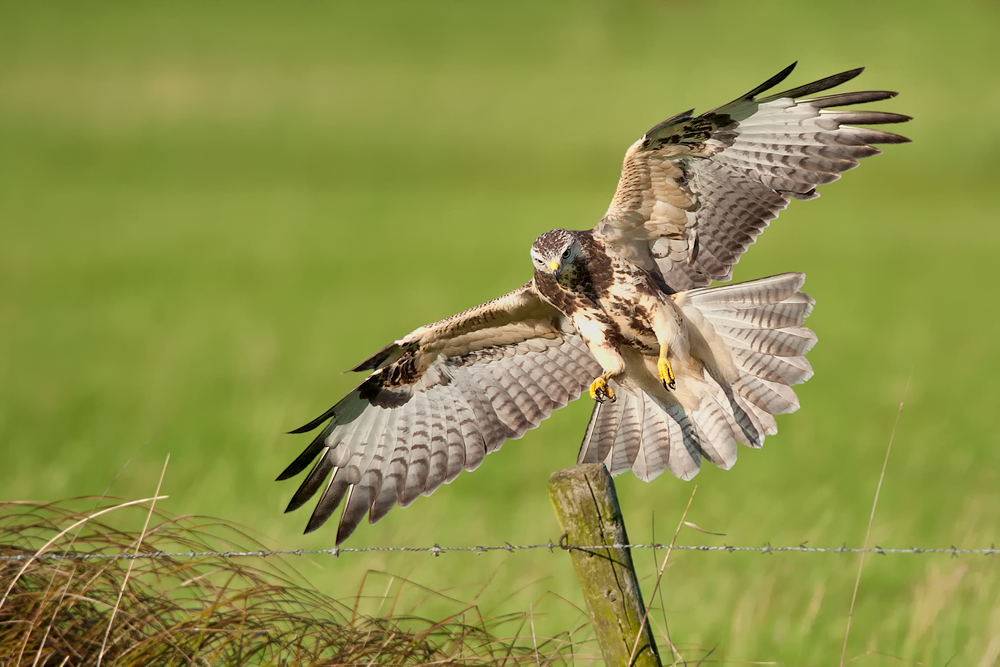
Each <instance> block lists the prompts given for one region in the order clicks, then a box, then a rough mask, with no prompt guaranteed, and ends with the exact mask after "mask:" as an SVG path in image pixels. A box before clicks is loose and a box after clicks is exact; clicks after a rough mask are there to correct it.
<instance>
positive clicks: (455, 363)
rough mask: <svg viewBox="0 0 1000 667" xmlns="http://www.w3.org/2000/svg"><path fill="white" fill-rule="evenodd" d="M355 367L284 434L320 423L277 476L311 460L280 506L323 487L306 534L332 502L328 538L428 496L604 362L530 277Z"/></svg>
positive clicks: (574, 390)
mask: <svg viewBox="0 0 1000 667" xmlns="http://www.w3.org/2000/svg"><path fill="white" fill-rule="evenodd" d="M354 370H356V371H364V370H371V371H373V373H372V374H371V375H370V376H369V377H368V379H367V380H365V381H364V382H362V383H361V384H360V385H359V386H358V387H357V388H356V389H355V390H354V391H352V392H351V393H350V394H348V395H347V396H346V397H345V398H344V399H342V400H341V401H340V402H339V403H337V404H336V405H335V406H333V407H332V408H330V410H328V411H327V412H325V413H324V414H322V415H320V416H319V417H318V418H316V419H314V420H313V421H311V422H309V423H308V424H306V425H305V426H303V427H301V428H299V429H296V430H295V431H293V433H302V432H305V431H311V430H313V429H315V428H316V427H318V426H319V425H320V424H322V423H323V422H325V421H326V422H327V423H326V425H325V426H324V427H323V430H322V431H320V433H319V435H318V436H317V437H316V438H315V439H314V440H313V441H312V443H311V444H310V445H309V447H307V448H306V450H305V451H304V452H302V454H300V455H299V457H298V458H296V459H295V461H293V462H292V463H291V465H289V466H288V468H286V469H285V471H284V472H282V473H281V475H279V476H278V479H279V480H282V479H288V478H290V477H294V476H295V475H298V474H299V473H301V472H303V471H304V470H305V469H306V467H308V466H309V465H310V463H312V462H313V461H314V460H315V461H316V462H315V464H313V467H312V469H311V470H310V472H309V473H308V474H307V476H306V478H305V480H304V481H303V482H302V485H301V486H300V487H299V489H298V490H297V491H296V492H295V494H294V496H293V497H292V499H291V502H290V503H289V505H288V509H287V510H286V511H292V510H295V509H298V508H299V507H301V506H302V505H304V504H305V503H306V502H307V501H308V500H309V499H310V498H312V497H313V496H314V495H316V493H317V492H320V491H321V490H322V493H321V494H320V499H319V502H318V503H317V505H316V508H315V509H314V510H313V513H312V516H311V517H310V519H309V524H308V526H307V528H306V532H310V531H313V530H315V529H317V528H319V527H320V526H321V525H322V524H323V523H324V522H326V520H327V519H329V518H330V516H331V515H332V514H333V512H334V511H335V510H336V509H337V507H339V506H340V505H343V506H344V510H343V512H342V513H341V515H340V522H339V526H338V529H337V544H340V543H341V542H343V541H344V540H345V539H347V537H348V536H349V535H350V534H351V533H352V532H353V531H354V529H355V528H356V527H357V526H358V524H359V523H360V522H361V520H362V519H363V518H364V517H365V515H366V514H367V515H368V520H369V522H370V523H375V522H376V521H378V520H379V519H381V518H382V517H383V516H385V514H386V513H387V512H388V511H389V510H390V509H392V507H393V506H394V505H395V504H397V503H398V504H399V505H400V506H401V507H405V506H407V505H409V504H410V503H411V502H413V501H414V500H415V499H416V498H417V496H419V495H421V494H423V495H430V494H431V493H432V492H433V491H434V490H435V489H437V488H438V487H439V486H441V484H444V483H448V482H450V481H452V480H453V479H455V477H456V476H458V474H459V473H460V472H461V471H462V470H474V469H475V468H477V467H478V466H479V464H480V463H482V461H483V458H484V457H485V456H486V454H488V453H490V452H493V451H495V450H497V449H499V448H500V446H501V445H502V444H503V442H504V441H505V440H507V439H508V438H519V437H521V436H522V435H524V433H525V431H527V430H528V429H531V428H535V427H536V426H538V424H539V423H540V422H541V421H542V420H543V419H545V418H546V417H548V416H549V414H550V413H551V412H552V411H553V410H555V409H557V408H561V407H563V406H564V405H566V404H567V403H568V402H569V401H571V400H573V399H575V398H578V397H579V396H580V393H581V392H582V391H583V390H584V389H585V388H586V387H587V386H588V385H589V384H590V382H591V380H593V378H594V377H595V376H597V375H599V374H600V373H601V367H600V365H599V364H598V363H597V361H596V360H595V359H594V358H593V356H592V355H591V354H590V352H589V351H588V350H587V346H586V344H585V343H584V341H583V339H582V338H581V337H580V335H579V334H578V333H577V332H576V330H575V329H574V328H573V326H572V324H571V323H570V322H569V320H568V319H567V318H566V317H565V316H564V315H563V314H562V313H560V312H559V311H558V310H556V309H555V308H553V307H552V306H550V305H548V304H546V303H545V302H544V301H542V300H541V299H540V298H539V297H538V294H537V293H536V292H535V291H534V288H533V287H532V286H531V284H530V283H529V284H528V285H525V286H523V287H521V288H520V289H518V290H515V291H513V292H511V293H510V294H507V295H505V296H502V297H500V298H498V299H494V300H493V301H490V302H488V303H485V304H483V305H481V306H477V307H476V308H473V309H471V310H468V311H466V312H464V313H460V314H458V315H455V316H453V317H450V318H447V319H445V320H441V321H440V322H437V323H435V324H431V325H428V326H425V327H421V328H419V329H417V330H416V331H414V332H413V333H411V334H409V335H407V336H405V337H403V338H401V339H400V340H398V341H396V342H395V343H392V344H391V345H389V346H387V347H385V348H384V349H382V350H381V351H379V352H378V353H376V354H375V355H373V356H372V357H371V358H369V359H367V360H366V361H365V362H363V363H362V364H360V365H359V366H358V367H357V368H355V369H354Z"/></svg>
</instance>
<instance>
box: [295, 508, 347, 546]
mask: <svg viewBox="0 0 1000 667" xmlns="http://www.w3.org/2000/svg"><path fill="white" fill-rule="evenodd" d="M329 518H330V515H329V514H326V515H320V514H316V513H315V512H313V515H312V516H311V517H309V523H308V524H306V529H305V530H304V531H302V534H303V535H308V534H309V533H311V532H313V531H314V530H318V529H319V528H320V526H322V525H323V524H324V523H326V521H327V519H329ZM337 544H340V542H339V541H338V542H337Z"/></svg>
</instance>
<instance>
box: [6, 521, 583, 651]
mask: <svg viewBox="0 0 1000 667" xmlns="http://www.w3.org/2000/svg"><path fill="white" fill-rule="evenodd" d="M78 507H79V501H60V502H55V503H40V502H18V503H9V504H7V505H6V507H4V508H3V513H2V514H0V555H4V556H11V555H23V556H33V555H37V554H38V553H39V550H44V552H45V553H49V554H55V553H60V552H76V553H80V554H92V555H99V554H111V553H133V552H135V553H139V554H154V553H160V552H165V553H178V552H188V551H194V552H205V551H219V552H234V551H255V550H263V549H264V546H263V545H262V544H261V543H260V542H258V541H257V540H255V539H253V538H252V537H250V536H249V535H247V533H246V531H245V530H244V529H242V528H241V527H239V526H237V525H235V524H232V523H228V522H224V521H220V520H216V519H207V518H204V517H175V516H172V515H169V514H167V513H165V512H163V511H162V510H152V509H151V508H150V507H145V508H143V507H142V506H134V507H138V508H141V509H143V510H145V512H148V513H150V515H151V518H152V520H151V521H150V525H149V528H148V529H146V530H144V531H141V530H133V529H127V528H120V527H116V526H115V525H114V524H113V521H114V523H121V522H123V521H126V520H127V518H128V517H127V516H126V515H125V514H124V513H123V512H106V513H104V514H103V515H102V516H101V517H100V518H94V517H93V515H94V514H95V513H96V512H97V511H98V508H93V509H89V510H88V511H80V510H79V509H78ZM101 509H105V510H106V509H107V508H106V507H104V508H101ZM77 523H79V526H77V527H76V528H73V529H72V530H66V529H67V528H68V527H72V526H73V525H74V524H77ZM56 536H58V539H56V540H55V541H54V542H52V540H53V538H54V537H56ZM49 542H52V544H51V545H50V546H48V547H47V548H46V545H48V544H49ZM26 563H27V565H26ZM399 581H400V580H399V578H398V577H393V578H391V579H390V585H389V586H388V587H387V588H386V589H385V591H384V593H381V600H379V601H378V610H377V611H376V612H375V613H374V614H371V615H369V614H364V613H360V612H359V606H360V604H361V602H362V601H363V600H365V601H366V602H371V600H370V599H367V598H368V596H366V594H365V591H364V590H363V589H362V590H359V592H358V595H357V599H354V600H350V601H344V600H336V599H333V598H331V597H328V596H326V595H323V594H322V593H320V592H318V591H316V590H315V589H313V588H311V587H310V586H309V585H308V583H307V582H306V581H305V580H304V579H303V577H302V576H301V575H299V574H298V573H297V572H296V571H295V570H294V569H292V568H291V567H289V566H288V564H287V562H286V561H284V560H281V559H275V558H273V557H271V558H268V559H266V560H265V559H263V558H261V559H252V560H250V559H235V558H226V557H223V556H207V557H198V558H191V559H186V558H171V557H157V558H138V559H134V560H133V559H117V560H109V559H104V558H96V559H90V560H76V559H74V560H66V559H64V560H51V559H33V560H29V561H23V560H20V561H19V560H5V561H0V590H2V591H6V592H7V594H6V595H5V596H4V597H3V598H2V601H0V665H37V666H39V667H41V666H43V665H48V666H52V667H70V666H84V665H96V664H97V662H98V660H102V662H103V664H106V665H112V664H113V665H175V664H176V665H195V664H197V665H213V666H217V665H246V664H250V665H317V666H318V665H417V664H436V663H441V664H462V665H504V666H505V667H508V666H509V667H516V666H518V665H522V664H524V665H534V666H535V667H540V666H542V665H559V664H564V663H568V662H570V661H572V660H574V659H581V658H582V659H583V660H584V662H590V661H591V659H592V658H593V654H594V653H596V651H594V649H593V647H581V646H579V645H578V644H574V643H573V642H571V641H570V638H569V635H568V634H567V635H566V636H562V637H555V638H541V637H537V636H535V635H534V632H531V633H530V634H523V630H524V628H525V617H526V616H527V614H512V615H506V616H502V617H498V618H484V617H483V616H482V615H481V614H480V613H479V611H478V609H477V608H476V607H474V606H466V607H464V608H463V609H461V610H460V611H459V612H457V613H453V614H450V615H449V616H447V617H446V618H444V619H437V620H431V619H427V618H421V617H419V616H417V615H416V614H412V613H404V612H400V610H399V607H400V605H399V604H398V603H399V586H398V585H394V583H395V584H398V583H399ZM393 590H395V591H396V593H395V594H393V593H392V591H393ZM390 597H394V598H395V599H390ZM115 610H116V612H115ZM508 628H516V629H517V630H516V634H515V635H514V636H507V637H503V636H501V634H502V632H503V631H504V630H506V629H508ZM581 651H582V652H581ZM102 653H103V658H102V657H101V655H102Z"/></svg>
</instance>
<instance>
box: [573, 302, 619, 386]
mask: <svg viewBox="0 0 1000 667" xmlns="http://www.w3.org/2000/svg"><path fill="white" fill-rule="evenodd" d="M573 324H574V326H576V330H577V331H579V332H580V335H581V336H583V340H584V341H585V342H586V343H587V349H589V350H590V353H591V354H593V355H594V359H596V360H597V363H599V364H600V365H601V369H602V370H603V371H604V372H603V373H602V374H601V375H600V377H598V378H597V379H596V380H594V381H593V382H591V383H590V397H591V398H592V399H594V400H595V401H597V402H598V403H603V402H604V401H612V402H613V401H614V400H615V392H614V390H613V389H612V388H611V387H610V386H608V380H610V379H611V378H613V377H615V376H618V375H621V374H622V373H624V372H625V360H624V359H622V355H621V353H619V352H618V339H619V335H618V331H617V329H615V328H612V326H611V325H610V324H609V323H608V322H607V321H606V320H605V319H599V318H596V317H593V316H592V314H591V313H589V312H587V311H585V310H580V311H578V312H577V313H576V314H575V315H574V316H573Z"/></svg>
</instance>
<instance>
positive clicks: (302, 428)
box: [288, 405, 337, 435]
mask: <svg viewBox="0 0 1000 667" xmlns="http://www.w3.org/2000/svg"><path fill="white" fill-rule="evenodd" d="M336 410H337V406H336V405H334V406H333V407H332V408H330V409H329V410H327V411H326V412H324V413H323V414H321V415H320V416H319V417H316V419H313V420H312V421H311V422H309V423H308V424H303V425H302V426H300V427H298V428H297V429H295V430H293V431H289V432H288V435H298V434H299V433H308V432H309V431H312V430H314V429H315V428H316V427H317V426H319V425H320V424H322V423H323V422H325V421H326V420H327V419H329V418H330V417H332V416H333V413H334V412H335V411H336Z"/></svg>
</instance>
